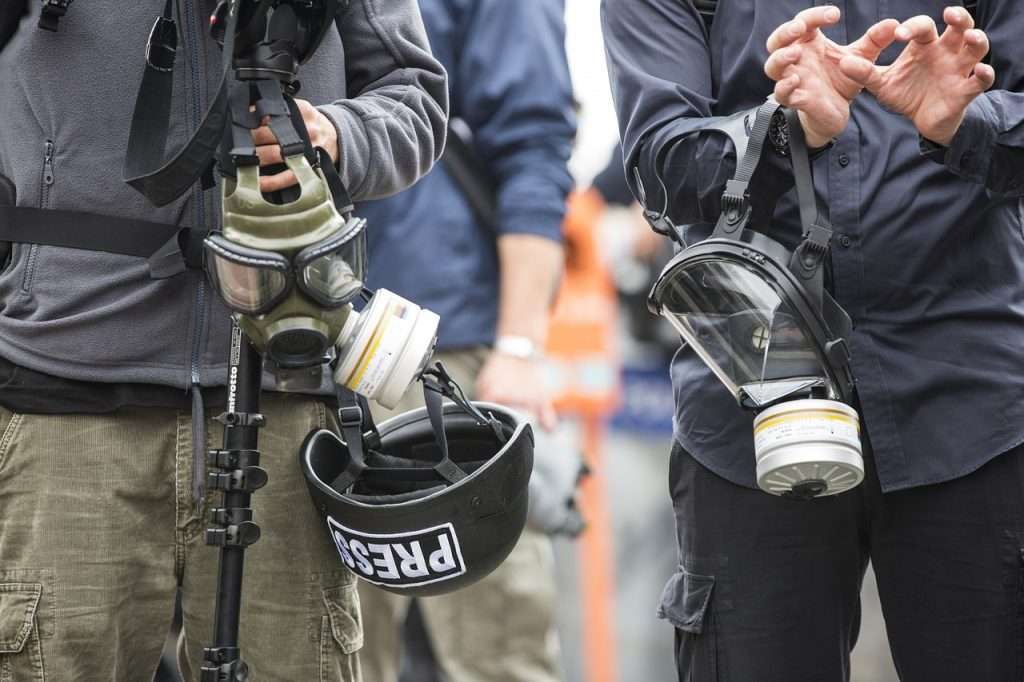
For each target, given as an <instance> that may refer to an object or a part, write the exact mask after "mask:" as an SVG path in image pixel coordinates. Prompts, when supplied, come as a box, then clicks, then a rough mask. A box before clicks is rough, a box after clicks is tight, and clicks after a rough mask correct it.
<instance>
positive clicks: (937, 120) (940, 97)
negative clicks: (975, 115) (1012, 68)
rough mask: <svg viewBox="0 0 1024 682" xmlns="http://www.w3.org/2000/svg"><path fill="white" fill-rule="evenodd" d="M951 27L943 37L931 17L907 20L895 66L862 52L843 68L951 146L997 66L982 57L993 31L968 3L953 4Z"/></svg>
mask: <svg viewBox="0 0 1024 682" xmlns="http://www.w3.org/2000/svg"><path fill="white" fill-rule="evenodd" d="M943 19H945V21H946V24H947V26H946V30H945V31H944V32H943V34H942V36H941V37H939V33H938V29H937V28H936V26H935V22H934V21H933V20H932V19H931V17H927V16H919V17H913V18H912V19H908V20H907V21H905V22H904V23H903V24H902V25H900V27H899V28H898V29H897V31H896V39H897V40H900V41H904V42H906V43H907V46H906V48H904V50H903V52H902V54H900V56H899V58H897V59H896V61H895V62H893V64H892V65H891V66H885V67H882V66H876V65H875V64H873V63H871V62H869V61H867V60H865V59H862V58H860V57H857V56H849V57H844V58H843V60H842V62H841V63H840V68H841V69H842V72H843V73H844V74H845V75H846V76H847V77H848V78H850V79H852V80H854V81H856V82H857V83H859V84H862V85H863V86H865V87H866V88H867V89H868V91H870V92H871V93H872V94H874V96H875V97H877V98H878V101H879V102H880V103H881V104H882V106H884V107H886V108H887V109H889V110H890V111H894V112H896V113H898V114H903V115H904V116H906V117H907V118H909V119H910V120H911V121H913V123H914V126H915V127H916V128H917V130H918V132H920V133H921V135H923V136H924V137H926V138H928V139H929V140H932V141H934V142H937V143H939V144H942V145H947V146H948V145H949V144H950V142H952V140H953V136H954V135H956V132H957V130H958V129H959V128H960V124H961V123H962V122H963V120H964V116H965V114H966V111H967V106H968V105H969V104H970V103H971V102H972V101H974V98H976V97H977V96H978V95H980V94H981V93H983V92H985V91H986V90H988V89H989V88H991V87H992V84H993V83H994V82H995V78H996V73H995V70H994V69H993V68H992V67H991V66H989V65H988V64H982V63H981V60H982V59H984V57H985V55H986V54H988V51H989V41H988V36H986V35H985V33H984V32H983V31H980V30H978V29H976V28H974V19H973V18H972V17H971V14H970V12H968V11H967V10H965V9H964V8H963V7H947V8H946V11H945V12H944V13H943Z"/></svg>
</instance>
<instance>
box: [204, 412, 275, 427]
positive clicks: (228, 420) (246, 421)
mask: <svg viewBox="0 0 1024 682" xmlns="http://www.w3.org/2000/svg"><path fill="white" fill-rule="evenodd" d="M214 419H216V420H217V421H219V422H220V423H221V424H223V425H224V426H255V427H256V428H259V427H261V426H266V424H267V418H266V417H264V416H263V415H262V414H254V413H251V412H224V413H222V414H219V415H217V416H216V417H214Z"/></svg>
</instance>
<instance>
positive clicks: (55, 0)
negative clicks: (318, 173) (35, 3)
mask: <svg viewBox="0 0 1024 682" xmlns="http://www.w3.org/2000/svg"><path fill="white" fill-rule="evenodd" d="M74 1H75V0H43V11H42V14H40V15H39V23H38V24H37V25H38V26H39V28H41V29H43V30H44V31H56V30H57V27H58V24H59V23H60V19H61V17H63V16H64V15H65V14H67V13H68V8H69V7H71V3H72V2H74Z"/></svg>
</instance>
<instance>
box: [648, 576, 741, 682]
mask: <svg viewBox="0 0 1024 682" xmlns="http://www.w3.org/2000/svg"><path fill="white" fill-rule="evenodd" d="M714 588H715V578H714V576H707V575H699V574H696V573H690V572H689V571H687V570H686V569H685V568H680V570H679V571H678V572H677V573H676V574H675V575H673V576H672V577H671V578H669V580H668V583H667V584H666V585H665V590H664V591H663V592H662V595H661V605H660V606H659V607H658V617H659V618H662V619H663V620H667V621H668V622H669V623H671V624H672V625H673V626H674V627H675V629H676V637H675V648H676V666H677V668H678V671H679V679H681V680H689V679H694V680H701V681H702V682H703V681H704V680H708V681H715V682H724V679H725V678H724V677H722V676H721V670H720V669H719V665H718V641H717V636H716V632H715V627H714V618H713V616H712V611H713V607H712V596H713V594H714V591H715V590H714Z"/></svg>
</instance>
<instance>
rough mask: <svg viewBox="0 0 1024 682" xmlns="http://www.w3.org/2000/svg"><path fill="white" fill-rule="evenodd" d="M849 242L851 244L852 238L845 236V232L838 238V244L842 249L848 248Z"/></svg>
mask: <svg viewBox="0 0 1024 682" xmlns="http://www.w3.org/2000/svg"><path fill="white" fill-rule="evenodd" d="M851 244H853V240H852V239H850V238H849V237H847V236H846V235H845V234H844V235H843V236H841V237H840V238H839V245H840V246H841V247H843V248H844V249H848V248H850V245H851Z"/></svg>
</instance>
